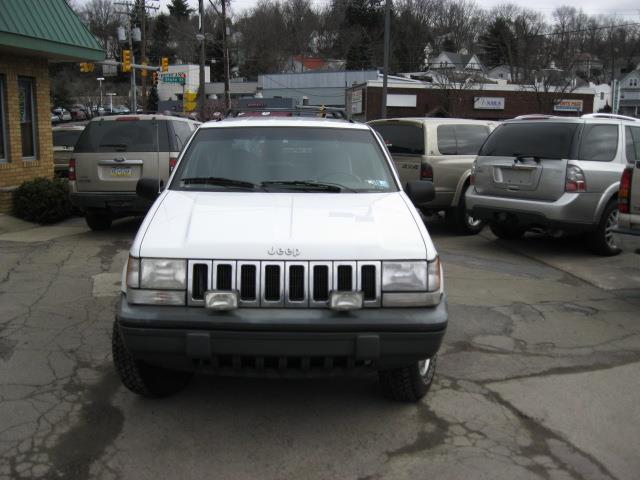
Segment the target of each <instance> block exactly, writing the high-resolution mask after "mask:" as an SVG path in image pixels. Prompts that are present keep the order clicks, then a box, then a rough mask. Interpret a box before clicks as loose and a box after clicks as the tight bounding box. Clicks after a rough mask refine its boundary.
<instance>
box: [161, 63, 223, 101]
mask: <svg viewBox="0 0 640 480" xmlns="http://www.w3.org/2000/svg"><path fill="white" fill-rule="evenodd" d="M158 75H159V77H158V100H160V101H167V100H182V95H183V94H184V93H185V92H191V93H197V92H198V85H199V84H200V66H199V65H192V64H184V65H169V71H168V72H159V74H158ZM182 79H184V80H182ZM209 79H210V75H209V67H206V66H205V67H204V81H205V83H209Z"/></svg>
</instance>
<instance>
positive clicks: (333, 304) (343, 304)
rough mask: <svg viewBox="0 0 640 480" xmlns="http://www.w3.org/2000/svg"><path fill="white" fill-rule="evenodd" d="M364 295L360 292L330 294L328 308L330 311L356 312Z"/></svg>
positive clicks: (360, 306)
mask: <svg viewBox="0 0 640 480" xmlns="http://www.w3.org/2000/svg"><path fill="white" fill-rule="evenodd" d="M363 300H364V294H363V293H362V292H331V294H330V295H329V308H330V309H332V310H340V311H347V310H358V309H359V308H362V301H363Z"/></svg>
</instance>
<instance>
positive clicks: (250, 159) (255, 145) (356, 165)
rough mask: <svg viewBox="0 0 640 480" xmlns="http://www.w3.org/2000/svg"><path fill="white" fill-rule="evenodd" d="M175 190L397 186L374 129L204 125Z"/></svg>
mask: <svg viewBox="0 0 640 480" xmlns="http://www.w3.org/2000/svg"><path fill="white" fill-rule="evenodd" d="M171 188H174V189H179V190H226V189H243V190H255V191H265V190H266V191H292V190H295V191H302V192H326V193H339V192H390V191H396V190H397V189H396V187H395V184H394V181H393V176H392V174H391V171H390V169H389V167H388V164H387V162H386V160H385V158H384V156H383V154H382V151H381V149H380V146H379V144H378V143H377V142H376V140H375V137H374V135H373V133H372V132H371V131H368V130H351V129H338V128H324V127H321V128H314V127H291V128H283V127H239V128H235V127H224V128H204V129H200V130H199V131H198V132H197V133H196V135H195V137H194V139H193V140H192V141H191V144H190V145H189V149H188V150H187V151H186V152H185V154H184V157H183V158H182V160H181V162H180V166H179V167H178V171H177V172H176V175H175V177H174V179H173V182H172V184H171Z"/></svg>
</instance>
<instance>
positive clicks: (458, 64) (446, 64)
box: [429, 51, 484, 73]
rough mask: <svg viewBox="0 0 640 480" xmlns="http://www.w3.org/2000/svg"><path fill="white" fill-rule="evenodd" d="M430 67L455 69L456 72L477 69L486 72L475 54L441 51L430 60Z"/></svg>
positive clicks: (433, 68)
mask: <svg viewBox="0 0 640 480" xmlns="http://www.w3.org/2000/svg"><path fill="white" fill-rule="evenodd" d="M429 68H430V69H432V70H441V69H447V70H449V69H450V70H453V71H456V72H464V71H469V70H473V71H477V72H479V73H480V72H484V66H483V65H482V62H480V59H479V58H478V57H477V55H475V54H473V53H472V54H468V53H456V52H445V51H443V52H440V54H439V55H438V56H437V57H436V58H434V59H433V61H431V62H430V64H429Z"/></svg>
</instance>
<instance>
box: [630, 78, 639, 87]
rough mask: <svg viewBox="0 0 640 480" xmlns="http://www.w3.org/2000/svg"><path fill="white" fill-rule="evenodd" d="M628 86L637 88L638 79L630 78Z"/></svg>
mask: <svg viewBox="0 0 640 480" xmlns="http://www.w3.org/2000/svg"><path fill="white" fill-rule="evenodd" d="M629 86H630V87H637V86H638V79H637V78H632V79H631V80H629Z"/></svg>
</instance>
